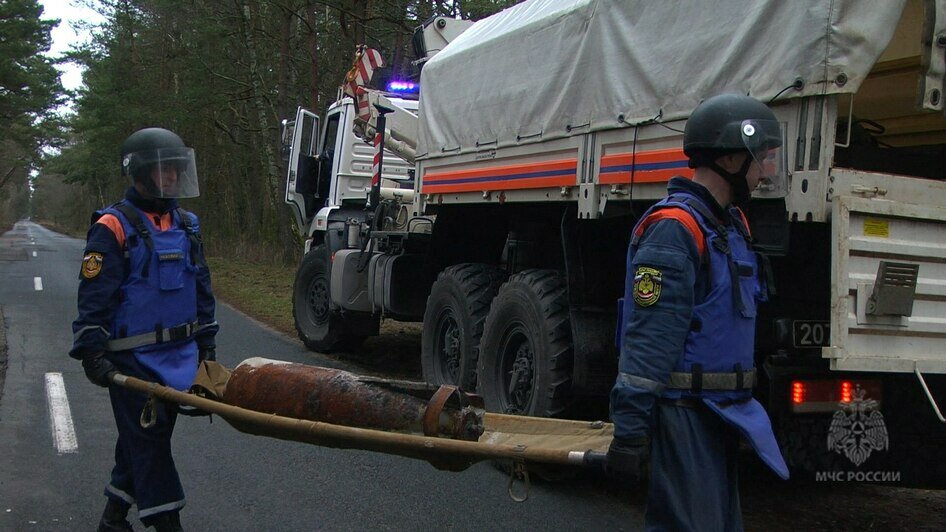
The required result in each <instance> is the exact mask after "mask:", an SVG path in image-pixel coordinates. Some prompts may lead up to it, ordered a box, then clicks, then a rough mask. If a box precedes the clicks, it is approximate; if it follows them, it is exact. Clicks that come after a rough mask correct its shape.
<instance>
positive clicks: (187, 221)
mask: <svg viewBox="0 0 946 532" xmlns="http://www.w3.org/2000/svg"><path fill="white" fill-rule="evenodd" d="M177 215H178V216H179V217H180V218H181V223H182V224H184V232H186V233H187V238H188V239H190V241H191V264H193V265H195V266H200V267H205V266H207V263H206V262H205V261H204V255H203V253H201V252H200V247H201V245H202V244H203V242H204V240H203V238H202V237H201V236H200V232H199V231H197V230H196V229H194V224H193V222H191V217H190V216H188V215H187V211H185V210H184V209H182V208H180V207H178V208H177Z"/></svg>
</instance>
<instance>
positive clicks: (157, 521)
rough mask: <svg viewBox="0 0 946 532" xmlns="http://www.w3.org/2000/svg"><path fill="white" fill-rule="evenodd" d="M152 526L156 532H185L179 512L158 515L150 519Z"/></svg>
mask: <svg viewBox="0 0 946 532" xmlns="http://www.w3.org/2000/svg"><path fill="white" fill-rule="evenodd" d="M150 526H153V527H154V530H155V532H184V529H183V528H181V514H179V513H178V512H167V513H163V514H158V515H156V516H154V517H153V518H152V519H150Z"/></svg>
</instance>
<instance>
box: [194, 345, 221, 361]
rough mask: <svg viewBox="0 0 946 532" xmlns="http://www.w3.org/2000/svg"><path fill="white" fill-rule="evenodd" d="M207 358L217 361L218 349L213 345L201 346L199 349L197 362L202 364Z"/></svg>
mask: <svg viewBox="0 0 946 532" xmlns="http://www.w3.org/2000/svg"><path fill="white" fill-rule="evenodd" d="M205 360H211V361H216V360H217V351H216V349H214V348H213V347H201V348H199V349H198V351H197V363H198V364H200V363H201V362H203V361H205Z"/></svg>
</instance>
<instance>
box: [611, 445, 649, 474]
mask: <svg viewBox="0 0 946 532" xmlns="http://www.w3.org/2000/svg"><path fill="white" fill-rule="evenodd" d="M649 459H650V441H649V440H648V439H647V438H636V439H634V440H627V441H625V440H618V439H614V440H611V445H610V446H609V447H608V454H607V455H606V456H605V457H604V471H605V473H607V474H608V476H610V477H613V478H616V479H619V480H624V481H630V482H638V481H640V480H641V478H643V477H644V476H646V471H647V463H648V461H649Z"/></svg>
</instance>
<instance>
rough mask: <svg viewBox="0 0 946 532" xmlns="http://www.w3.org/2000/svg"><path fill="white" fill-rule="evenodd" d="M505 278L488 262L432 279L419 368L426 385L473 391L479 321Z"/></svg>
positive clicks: (457, 268)
mask: <svg viewBox="0 0 946 532" xmlns="http://www.w3.org/2000/svg"><path fill="white" fill-rule="evenodd" d="M503 278H504V274H503V272H502V270H500V269H499V268H496V267H494V266H490V265H488V264H457V265H455V266H450V267H449V268H447V269H445V270H444V271H442V272H440V275H439V276H437V281H436V282H435V283H434V285H433V287H431V289H430V296H428V297H427V309H426V310H425V311H424V328H423V332H422V334H421V351H420V353H421V364H422V366H423V370H424V380H425V381H427V382H428V383H430V384H452V385H456V386H459V387H460V388H462V389H464V390H475V389H476V359H477V354H478V352H479V345H480V337H481V336H482V334H483V322H484V321H485V320H486V314H487V312H488V311H489V305H490V303H491V302H492V301H493V298H494V297H496V293H497V292H498V291H499V285H500V284H502V282H503Z"/></svg>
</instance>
